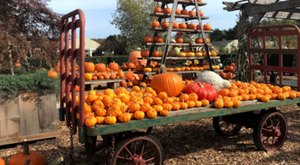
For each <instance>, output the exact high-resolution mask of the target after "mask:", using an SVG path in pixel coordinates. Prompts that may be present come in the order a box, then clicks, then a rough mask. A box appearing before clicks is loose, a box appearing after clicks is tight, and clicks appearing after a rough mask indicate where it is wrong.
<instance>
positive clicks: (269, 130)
mask: <svg viewBox="0 0 300 165" xmlns="http://www.w3.org/2000/svg"><path fill="white" fill-rule="evenodd" d="M262 131H266V132H272V130H271V129H268V128H262Z"/></svg>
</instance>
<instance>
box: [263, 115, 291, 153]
mask: <svg viewBox="0 0 300 165" xmlns="http://www.w3.org/2000/svg"><path fill="white" fill-rule="evenodd" d="M258 133H259V134H258V138H259V139H258V140H259V143H260V145H261V147H262V149H263V150H266V151H275V150H277V149H278V148H280V147H281V146H282V145H283V143H284V142H285V139H286V134H287V125H286V120H285V118H284V116H283V115H282V114H281V113H278V112H275V113H272V114H271V115H269V116H267V117H265V118H264V119H263V121H261V124H260V127H259V130H258Z"/></svg>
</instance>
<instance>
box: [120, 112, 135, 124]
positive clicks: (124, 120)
mask: <svg viewBox="0 0 300 165" xmlns="http://www.w3.org/2000/svg"><path fill="white" fill-rule="evenodd" d="M131 118H132V114H131V113H128V112H125V113H122V114H120V115H119V116H118V121H120V122H121V123H127V122H129V121H130V120H131Z"/></svg>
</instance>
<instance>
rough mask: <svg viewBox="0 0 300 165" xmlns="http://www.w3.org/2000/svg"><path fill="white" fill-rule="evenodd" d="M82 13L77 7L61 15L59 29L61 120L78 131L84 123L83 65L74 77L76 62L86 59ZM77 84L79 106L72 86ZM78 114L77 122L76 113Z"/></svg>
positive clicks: (74, 131) (82, 61) (73, 130)
mask: <svg viewBox="0 0 300 165" xmlns="http://www.w3.org/2000/svg"><path fill="white" fill-rule="evenodd" d="M77 32H79V36H78V37H79V45H76V37H77ZM84 43H85V16H84V14H83V12H82V11H81V10H80V9H77V10H74V11H72V12H70V13H68V14H66V15H64V16H63V17H62V18H61V28H60V75H61V76H60V89H61V91H60V120H61V121H64V120H65V119H64V116H66V123H67V126H68V127H71V128H72V133H73V134H75V133H76V131H77V125H80V126H83V124H84V121H85V113H84V90H85V79H84V67H83V66H84V65H78V66H79V76H76V72H77V71H76V67H77V62H79V63H81V64H83V63H84V58H85V44H84ZM76 85H78V86H79V87H80V92H79V100H80V103H79V105H76V99H75V98H76V97H77V93H76V91H75V86H76ZM77 113H80V121H79V123H77V120H76V114H77Z"/></svg>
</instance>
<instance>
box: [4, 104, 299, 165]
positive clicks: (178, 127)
mask: <svg viewBox="0 0 300 165" xmlns="http://www.w3.org/2000/svg"><path fill="white" fill-rule="evenodd" d="M280 110H281V111H282V112H284V114H285V115H286V117H287V119H288V127H289V128H288V137H287V140H286V142H285V144H284V146H283V147H282V148H281V149H280V150H279V151H276V152H264V151H257V149H256V147H255V146H254V144H253V141H252V130H251V129H246V128H243V129H242V131H241V133H240V134H239V135H237V136H234V137H230V138H226V137H220V136H218V135H217V134H216V133H215V131H214V129H213V127H212V120H211V119H203V120H199V121H192V122H184V123H177V124H170V125H167V126H159V127H155V128H154V130H153V135H154V136H155V137H157V138H158V140H159V141H160V142H161V145H162V146H163V149H164V154H165V164H166V165H198V164H209V165H212V164H228V165H234V164H246V165H248V164H255V165H257V164H259V165H260V164H263V165H264V164H266V165H275V164H276V165H277V164H288V165H298V164H300V108H298V107H297V106H289V107H280ZM69 137H70V136H69V130H68V128H67V127H66V126H65V125H64V123H60V124H59V134H58V135H57V138H55V139H49V140H42V141H38V142H34V143H31V144H30V147H31V148H32V149H35V150H38V151H40V152H42V153H43V155H45V157H46V159H47V162H48V163H50V162H51V161H52V160H54V159H55V158H57V157H59V156H63V158H64V162H65V163H64V164H70V158H69V156H68V153H69V150H70V141H69ZM74 147H75V148H74V149H75V150H74V154H73V158H74V161H75V163H74V164H80V165H81V164H82V165H84V164H104V163H103V154H101V153H102V152H101V151H99V152H97V153H96V155H95V156H91V157H86V156H85V151H84V145H82V144H79V143H78V139H77V136H75V139H74ZM19 150H21V147H20V146H18V145H11V146H5V147H1V150H0V156H2V157H3V158H5V159H6V160H8V159H9V158H10V156H11V155H12V154H15V153H16V152H17V151H19Z"/></svg>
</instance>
